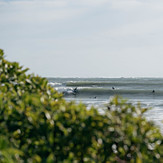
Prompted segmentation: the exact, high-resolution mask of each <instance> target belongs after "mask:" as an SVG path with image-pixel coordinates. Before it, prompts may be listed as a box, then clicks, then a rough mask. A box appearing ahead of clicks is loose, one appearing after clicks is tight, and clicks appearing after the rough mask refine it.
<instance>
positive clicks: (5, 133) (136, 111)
mask: <svg viewBox="0 0 163 163" xmlns="http://www.w3.org/2000/svg"><path fill="white" fill-rule="evenodd" d="M27 71H28V69H24V68H23V67H22V66H20V65H19V64H18V63H17V62H9V61H7V60H5V58H4V53H3V50H0V128H1V129H0V162H2V163H10V162H11V163H12V162H22V163H23V162H29V163H30V162H32V163H33V162H36V163H39V162H48V163H52V162H59V163H62V162H63V163H69V162H74V163H78V162H86V163H96V162H103V163H105V162H108V163H114V162H119V163H125V162H133V163H144V162H148V163H150V162H151V163H153V162H158V163H159V162H160V163H161V162H163V136H162V134H161V133H160V130H159V128H157V126H156V125H155V124H154V123H153V122H151V121H147V120H146V118H145V116H144V113H145V112H146V111H147V110H148V109H146V108H142V107H141V105H139V104H138V105H137V106H135V105H132V104H129V103H127V101H126V100H123V99H122V98H120V97H118V96H116V97H114V98H113V99H112V100H111V101H110V102H109V104H108V107H106V108H105V109H104V110H103V112H102V113H101V112H100V111H99V109H98V108H95V107H92V108H90V109H87V107H86V106H85V105H84V104H82V103H80V104H76V103H75V102H73V101H71V102H66V101H65V100H64V98H63V97H62V94H60V93H58V92H57V91H56V90H55V89H54V88H52V87H51V86H50V85H48V80H47V79H45V78H42V77H39V76H35V75H34V74H27V73H26V72H27Z"/></svg>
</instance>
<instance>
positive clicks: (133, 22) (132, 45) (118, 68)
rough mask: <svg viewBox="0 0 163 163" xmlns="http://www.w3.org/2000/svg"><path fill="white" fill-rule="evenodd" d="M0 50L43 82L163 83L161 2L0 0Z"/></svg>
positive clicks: (162, 13) (129, 0) (162, 19)
mask: <svg viewBox="0 0 163 163" xmlns="http://www.w3.org/2000/svg"><path fill="white" fill-rule="evenodd" d="M0 20H1V25H0V38H1V39H0V48H1V49H3V50H4V52H5V55H6V59H8V60H10V61H17V62H20V64H21V65H24V67H29V68H30V72H33V73H35V74H38V75H40V76H44V77H107V78H115V77H116V78H121V77H124V78H126V77H150V78H151V77H157V78H163V64H162V61H163V55H162V52H163V46H162V41H163V1H161V0H155V1H154V0H148V1H147V0H100V1H99V0H78V1H75V0H46V1H44V0H0Z"/></svg>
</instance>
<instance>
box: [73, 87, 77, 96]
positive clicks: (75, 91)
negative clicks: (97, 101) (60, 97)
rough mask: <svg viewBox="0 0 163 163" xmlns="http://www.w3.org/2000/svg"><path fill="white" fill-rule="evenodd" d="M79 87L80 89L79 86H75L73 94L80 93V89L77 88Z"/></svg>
mask: <svg viewBox="0 0 163 163" xmlns="http://www.w3.org/2000/svg"><path fill="white" fill-rule="evenodd" d="M77 89H78V88H77V87H76V88H74V90H73V92H72V94H73V95H76V94H77V93H78V90H77Z"/></svg>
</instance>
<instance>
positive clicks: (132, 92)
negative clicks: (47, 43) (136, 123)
mask: <svg viewBox="0 0 163 163" xmlns="http://www.w3.org/2000/svg"><path fill="white" fill-rule="evenodd" d="M48 81H49V85H51V86H52V87H54V88H55V89H56V90H57V91H58V92H61V93H63V95H64V98H65V99H66V100H67V101H71V100H73V101H76V102H77V103H78V102H83V103H84V104H86V106H87V107H88V108H89V107H91V106H92V105H93V106H95V107H98V108H100V107H104V106H105V105H106V104H107V103H108V102H109V99H110V98H111V97H113V96H114V95H119V96H121V97H123V98H124V99H128V102H131V103H133V105H136V104H137V103H138V102H140V103H141V105H142V107H148V108H150V107H151V108H152V109H151V110H149V111H148V112H147V113H146V114H145V116H146V118H147V119H149V120H153V121H154V122H155V123H156V125H158V126H160V128H161V131H162V132H163V123H162V121H163V78H48Z"/></svg>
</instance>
